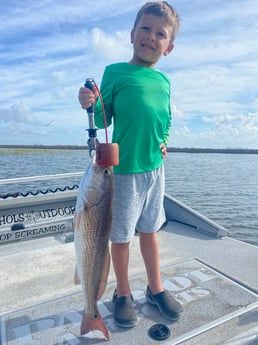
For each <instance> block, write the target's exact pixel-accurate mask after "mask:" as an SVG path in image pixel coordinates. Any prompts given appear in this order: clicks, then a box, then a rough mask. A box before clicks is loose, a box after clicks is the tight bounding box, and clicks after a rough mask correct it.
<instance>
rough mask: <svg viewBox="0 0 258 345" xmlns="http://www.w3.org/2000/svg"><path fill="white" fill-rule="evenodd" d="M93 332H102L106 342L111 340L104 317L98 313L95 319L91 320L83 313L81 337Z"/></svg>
mask: <svg viewBox="0 0 258 345" xmlns="http://www.w3.org/2000/svg"><path fill="white" fill-rule="evenodd" d="M91 331H101V332H102V333H103V335H104V337H105V339H106V340H109V333H108V330H107V328H106V326H105V324H104V321H103V319H102V317H101V316H100V314H99V312H97V315H96V318H95V319H90V318H88V317H87V315H85V313H83V318H82V322H81V335H84V334H87V333H89V332H91Z"/></svg>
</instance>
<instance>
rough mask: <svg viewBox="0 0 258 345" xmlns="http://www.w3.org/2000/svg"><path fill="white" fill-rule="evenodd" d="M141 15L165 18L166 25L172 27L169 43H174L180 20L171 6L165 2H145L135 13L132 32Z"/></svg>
mask: <svg viewBox="0 0 258 345" xmlns="http://www.w3.org/2000/svg"><path fill="white" fill-rule="evenodd" d="M143 14H153V15H154V16H159V17H162V18H165V20H166V21H167V23H168V24H169V25H171V27H172V35H171V40H170V41H171V43H172V42H174V40H175V38H176V35H177V33H178V31H179V26H180V19H179V15H178V14H177V12H176V10H175V9H174V8H173V7H172V6H171V5H169V4H168V3H167V2H166V1H161V2H160V1H153V2H146V4H145V5H143V6H142V7H141V8H140V10H139V11H138V13H137V16H136V19H135V22H134V30H135V28H136V26H137V24H138V23H139V21H140V19H141V17H142V15H143Z"/></svg>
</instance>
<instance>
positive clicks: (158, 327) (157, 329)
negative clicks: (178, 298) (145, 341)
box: [148, 323, 170, 340]
mask: <svg viewBox="0 0 258 345" xmlns="http://www.w3.org/2000/svg"><path fill="white" fill-rule="evenodd" d="M148 333H149V336H150V337H151V338H152V339H154V340H165V339H168V338H169V337H170V330H169V328H168V327H167V326H166V325H164V324H161V323H156V324H155V325H153V326H152V327H151V328H150V329H149V332H148Z"/></svg>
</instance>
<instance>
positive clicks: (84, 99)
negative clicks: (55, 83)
mask: <svg viewBox="0 0 258 345" xmlns="http://www.w3.org/2000/svg"><path fill="white" fill-rule="evenodd" d="M97 96H98V95H96V94H94V92H92V91H91V90H90V89H88V88H86V87H81V88H80V90H79V96H78V99H79V102H80V105H81V107H82V108H83V109H87V108H89V107H90V106H91V105H92V104H95V103H96V99H97Z"/></svg>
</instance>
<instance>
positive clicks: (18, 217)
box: [0, 205, 75, 227]
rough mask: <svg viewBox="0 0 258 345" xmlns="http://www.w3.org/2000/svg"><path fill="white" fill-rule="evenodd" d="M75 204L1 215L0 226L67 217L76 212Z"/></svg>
mask: <svg viewBox="0 0 258 345" xmlns="http://www.w3.org/2000/svg"><path fill="white" fill-rule="evenodd" d="M74 211H75V206H73V205H72V206H66V207H59V208H49V209H45V210H30V211H28V212H19V213H12V214H1V215H0V227H1V226H7V225H12V224H15V223H33V222H37V221H40V220H47V219H52V218H57V217H58V218H60V217H67V216H71V215H73V214H74Z"/></svg>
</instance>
